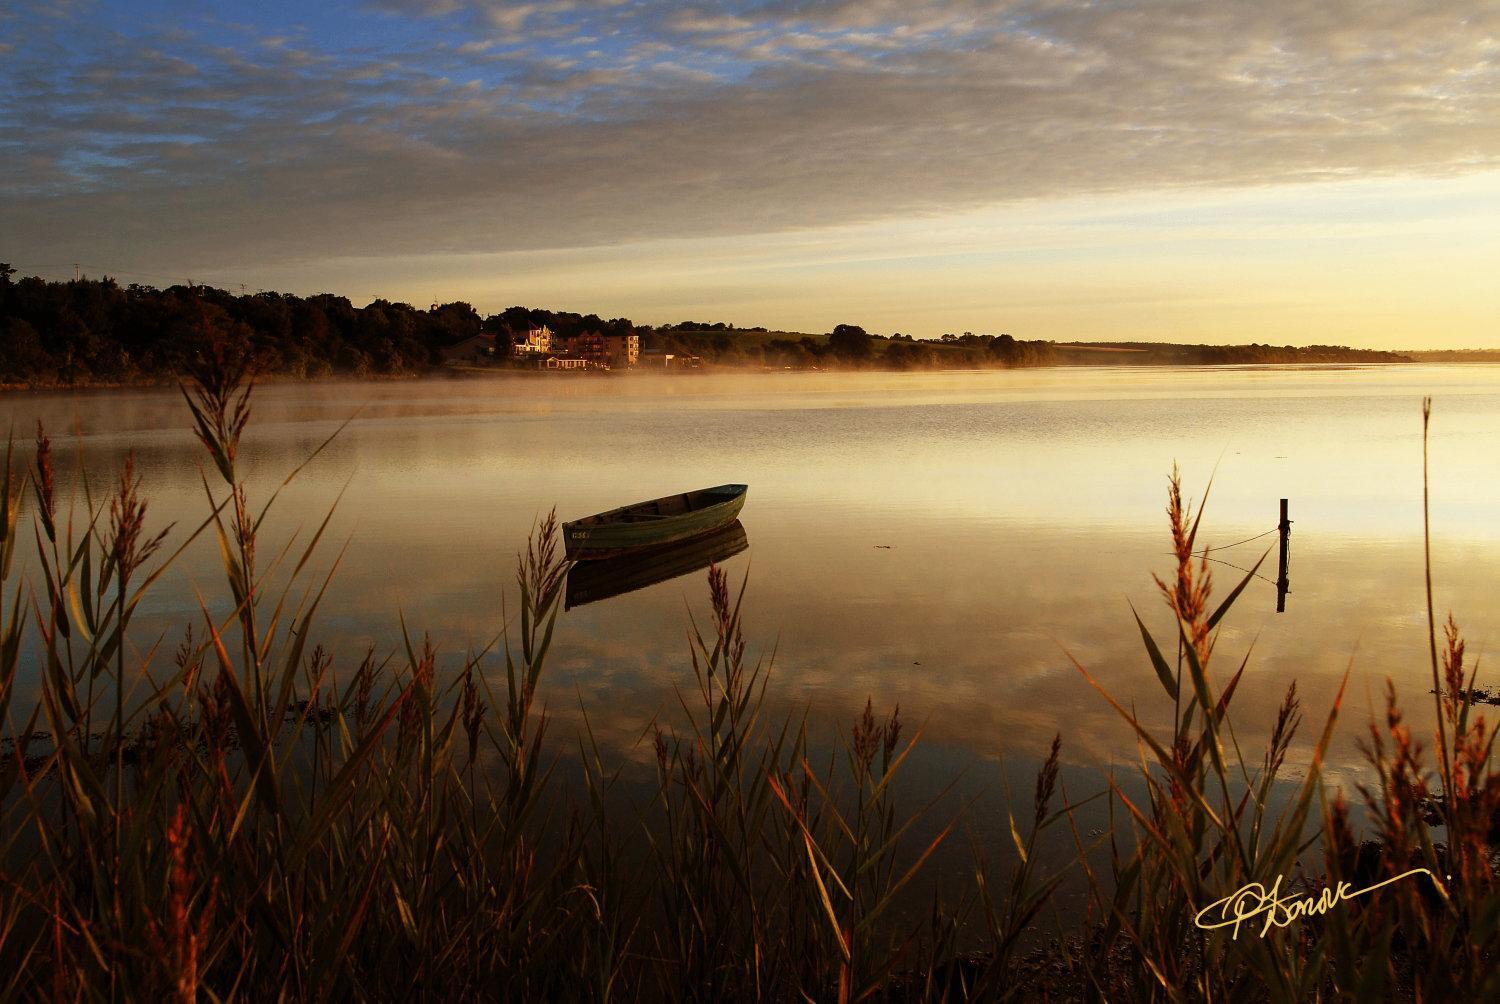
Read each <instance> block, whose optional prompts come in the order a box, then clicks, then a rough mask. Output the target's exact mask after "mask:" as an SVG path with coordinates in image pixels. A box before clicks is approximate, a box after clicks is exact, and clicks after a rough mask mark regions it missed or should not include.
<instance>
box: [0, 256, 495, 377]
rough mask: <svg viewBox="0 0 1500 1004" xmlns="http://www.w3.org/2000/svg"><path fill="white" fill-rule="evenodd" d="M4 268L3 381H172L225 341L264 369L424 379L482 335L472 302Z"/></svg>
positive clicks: (0, 293) (0, 313)
mask: <svg viewBox="0 0 1500 1004" xmlns="http://www.w3.org/2000/svg"><path fill="white" fill-rule="evenodd" d="M13 275H14V270H13V269H11V268H10V267H9V266H8V265H0V382H8V383H88V382H94V381H129V380H139V379H149V378H153V377H168V376H177V375H180V374H182V373H185V372H187V369H188V367H189V365H190V364H191V363H192V362H193V360H194V359H196V358H198V357H199V356H200V354H201V353H203V352H204V351H205V350H206V349H207V348H209V343H210V342H212V341H215V340H219V339H227V340H228V341H229V342H231V343H233V344H235V345H236V346H237V347H238V348H240V349H242V350H244V351H246V352H248V353H249V354H250V355H251V356H252V357H253V358H254V359H255V361H256V364H257V366H258V368H259V369H261V370H262V371H263V372H268V373H278V374H285V375H290V376H295V377H314V376H325V375H329V374H333V373H343V374H353V375H377V374H400V373H419V372H424V371H426V370H428V369H430V368H431V367H432V366H434V365H435V364H436V363H437V362H438V361H439V353H440V350H441V349H442V348H443V347H444V346H447V345H452V344H454V343H456V342H460V341H462V340H463V339H465V338H469V337H472V336H474V335H477V334H479V333H480V331H481V328H482V327H483V325H484V323H485V322H484V320H483V319H482V318H481V317H480V316H479V313H478V312H477V311H476V310H475V309H474V308H473V307H472V306H470V305H469V304H467V303H461V302H460V303H447V304H442V305H438V306H435V307H433V308H432V309H429V310H422V309H419V308H417V307H413V306H411V305H410V304H406V303H392V302H390V301H388V300H376V301H375V302H373V303H371V304H369V305H368V306H365V307H356V306H354V305H353V304H352V303H350V302H349V300H348V299H347V298H346V297H342V296H334V295H333V294H331V293H320V294H317V295H314V296H308V297H301V296H293V295H291V294H288V293H253V294H248V295H235V294H232V293H229V292H226V291H225V290H222V289H214V288H212V287H208V286H191V287H189V286H171V287H169V288H167V289H155V288H153V287H150V286H141V285H129V286H121V285H120V284H118V283H117V282H115V280H113V279H110V278H104V279H76V280H71V281H68V282H48V281H45V280H43V279H39V278H26V279H21V280H19V281H15V280H13V279H12V276H13Z"/></svg>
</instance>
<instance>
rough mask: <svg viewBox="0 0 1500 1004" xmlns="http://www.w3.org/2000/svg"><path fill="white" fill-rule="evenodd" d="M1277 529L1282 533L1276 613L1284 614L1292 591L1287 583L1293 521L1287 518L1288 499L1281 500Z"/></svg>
mask: <svg viewBox="0 0 1500 1004" xmlns="http://www.w3.org/2000/svg"><path fill="white" fill-rule="evenodd" d="M1277 529H1279V530H1280V531H1281V560H1280V561H1279V562H1278V563H1277V569H1276V612H1277V613H1278V614H1282V613H1286V594H1287V593H1288V592H1289V591H1290V589H1291V585H1290V583H1289V582H1288V581H1287V560H1288V557H1289V553H1288V552H1289V550H1290V548H1291V539H1292V521H1291V520H1289V519H1287V518H1286V499H1282V500H1281V522H1280V523H1279V524H1277Z"/></svg>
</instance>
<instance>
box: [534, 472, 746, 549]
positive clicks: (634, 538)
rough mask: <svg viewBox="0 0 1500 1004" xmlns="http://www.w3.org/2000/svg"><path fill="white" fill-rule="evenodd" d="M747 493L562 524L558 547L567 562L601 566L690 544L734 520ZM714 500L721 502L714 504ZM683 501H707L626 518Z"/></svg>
mask: <svg viewBox="0 0 1500 1004" xmlns="http://www.w3.org/2000/svg"><path fill="white" fill-rule="evenodd" d="M747 493H748V489H747V488H746V486H744V485H720V486H719V487H717V488H709V489H704V490H703V491H701V492H691V493H688V495H687V496H668V497H667V498H665V499H656V500H653V501H652V502H642V503H638V504H637V505H635V506H627V507H625V508H624V509H618V510H613V511H612V512H610V513H600V514H599V515H597V516H589V517H586V518H585V519H581V520H574V521H572V522H568V523H564V524H563V547H564V548H565V549H566V551H567V555H568V560H570V561H602V560H605V559H608V558H618V557H621V556H623V555H628V554H640V553H643V552H646V551H649V550H652V549H655V548H660V547H669V546H671V545H673V544H680V543H682V542H683V541H687V540H695V539H697V538H699V537H703V536H706V535H708V534H711V533H714V532H715V531H718V530H722V529H723V528H724V527H726V526H728V525H729V524H731V523H733V522H734V521H735V520H736V519H738V518H739V515H740V510H741V509H743V508H744V507H745V496H746V494H747ZM720 495H721V496H722V500H721V501H720V500H718V498H717V496H720ZM689 496H692V497H695V498H696V497H699V496H707V500H706V502H705V504H702V505H698V506H697V507H695V508H690V509H688V510H687V511H684V512H680V513H674V514H671V515H665V516H659V517H651V518H647V517H645V516H641V515H631V513H632V512H636V511H639V510H641V509H643V508H645V507H648V506H653V505H658V504H659V503H669V502H674V501H676V500H677V499H680V498H686V497H689ZM615 514H625V515H621V516H616V515H615Z"/></svg>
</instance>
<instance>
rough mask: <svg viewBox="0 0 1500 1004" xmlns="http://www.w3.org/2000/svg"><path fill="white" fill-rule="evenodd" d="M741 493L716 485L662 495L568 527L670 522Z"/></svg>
mask: <svg viewBox="0 0 1500 1004" xmlns="http://www.w3.org/2000/svg"><path fill="white" fill-rule="evenodd" d="M744 490H745V486H744V485H718V486H717V487H714V488H700V489H698V490H697V491H693V492H683V493H682V494H681V495H666V496H663V497H662V498H659V499H652V500H651V501H649V502H637V503H636V504H635V505H628V506H623V507H621V508H619V509H611V510H610V511H609V512H601V513H599V514H597V515H594V516H585V517H584V518H583V519H580V520H575V521H574V522H573V523H572V524H571V525H573V526H597V525H599V524H600V523H649V522H652V521H653V520H658V519H670V518H671V517H673V516H681V515H683V514H684V513H689V512H693V511H695V510H697V509H707V508H708V507H709V506H715V505H719V504H720V503H723V502H728V501H729V500H730V499H732V498H734V497H735V496H736V495H739V494H740V493H741V492H743V491H744Z"/></svg>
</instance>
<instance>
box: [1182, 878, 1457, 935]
mask: <svg viewBox="0 0 1500 1004" xmlns="http://www.w3.org/2000/svg"><path fill="white" fill-rule="evenodd" d="M1414 875H1426V876H1427V877H1428V878H1430V879H1432V881H1433V884H1437V876H1435V875H1433V874H1432V872H1431V871H1429V870H1428V869H1426V868H1413V869H1412V870H1411V871H1407V872H1402V873H1401V874H1400V875H1394V876H1392V877H1391V878H1388V879H1386V880H1385V881H1383V882H1376V883H1375V884H1374V885H1372V886H1366V887H1365V888H1363V889H1355V888H1353V887H1352V886H1351V885H1350V884H1349V883H1348V882H1339V883H1338V884H1337V885H1334V886H1325V887H1324V888H1323V889H1322V891H1320V892H1319V893H1318V895H1316V896H1297V895H1293V894H1290V893H1289V894H1287V895H1285V896H1283V895H1282V894H1281V876H1279V875H1278V876H1277V877H1276V881H1275V882H1274V883H1273V884H1272V885H1271V887H1270V888H1269V889H1267V888H1266V887H1265V886H1264V885H1262V884H1261V883H1259V882H1251V883H1249V884H1248V885H1246V886H1243V887H1241V888H1239V889H1236V890H1235V891H1234V892H1232V893H1230V894H1229V895H1228V896H1225V897H1224V898H1223V899H1221V900H1218V901H1216V902H1213V903H1210V904H1209V905H1208V906H1206V907H1204V908H1203V909H1201V910H1199V911H1198V913H1197V915H1196V916H1194V917H1193V923H1195V924H1197V925H1198V926H1199V927H1200V928H1202V929H1203V930H1205V931H1212V930H1216V929H1217V928H1221V927H1230V928H1233V929H1234V930H1233V932H1232V933H1231V937H1233V938H1238V937H1239V936H1240V925H1241V924H1243V923H1245V922H1246V921H1249V920H1251V919H1253V918H1255V917H1263V918H1264V923H1263V924H1262V925H1261V928H1260V936H1261V937H1262V938H1264V937H1265V936H1266V934H1267V932H1269V931H1270V930H1271V928H1273V927H1288V926H1290V925H1291V924H1293V923H1295V922H1296V921H1298V920H1301V919H1302V918H1304V917H1317V916H1321V915H1323V914H1325V913H1327V912H1328V911H1329V910H1332V909H1333V908H1334V907H1336V906H1338V905H1339V904H1340V903H1343V902H1347V901H1348V900H1351V899H1354V898H1355V897H1356V896H1363V895H1365V894H1366V893H1371V892H1374V891H1375V890H1376V889H1381V888H1384V887H1385V886H1388V885H1390V884H1391V883H1393V882H1400V881H1401V880H1402V879H1405V878H1411V877H1412V876H1414ZM1215 916H1217V918H1218V919H1217V920H1215V919H1213V918H1214V917H1215Z"/></svg>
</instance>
